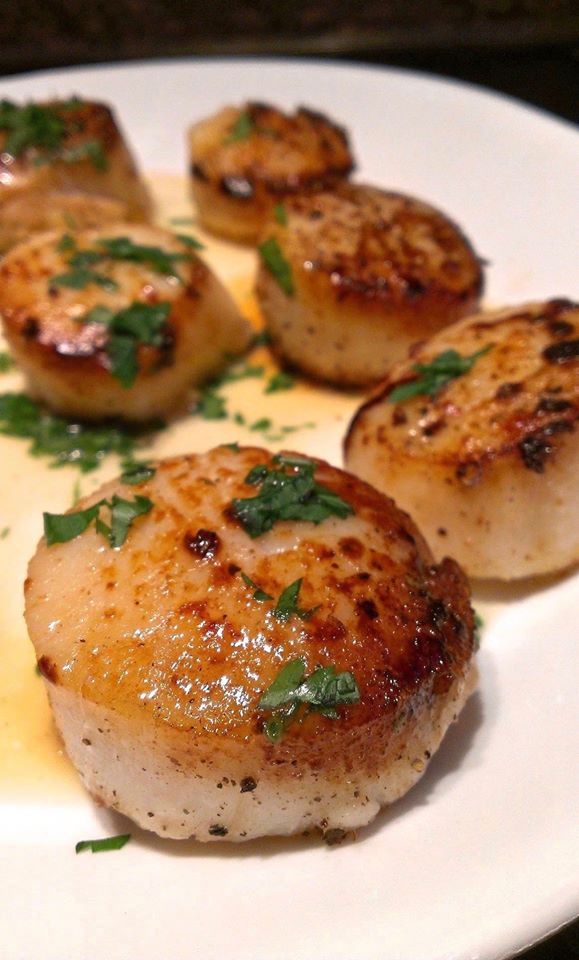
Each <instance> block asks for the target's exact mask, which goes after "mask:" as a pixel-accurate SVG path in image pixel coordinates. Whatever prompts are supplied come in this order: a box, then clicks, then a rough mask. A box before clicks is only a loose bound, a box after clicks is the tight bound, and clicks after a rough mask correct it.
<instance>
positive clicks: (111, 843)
mask: <svg viewBox="0 0 579 960" xmlns="http://www.w3.org/2000/svg"><path fill="white" fill-rule="evenodd" d="M130 839H131V834H130V833H120V834H118V835H117V836H116V837H104V838H103V839H102V840H79V841H78V843H77V844H75V847H74V852H75V853H82V851H83V850H90V851H91V853H103V851H105V850H122V848H123V847H124V846H125V845H126V844H127V843H128V842H129V840H130Z"/></svg>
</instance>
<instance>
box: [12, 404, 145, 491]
mask: <svg viewBox="0 0 579 960" xmlns="http://www.w3.org/2000/svg"><path fill="white" fill-rule="evenodd" d="M162 426H163V425H162V424H161V423H156V424H152V425H151V424H149V425H147V426H146V427H129V426H127V425H126V424H117V423H114V422H111V423H101V424H94V423H79V421H78V420H66V419H65V418H64V417H58V416H56V415H55V414H53V413H49V412H48V411H46V410H44V409H43V408H42V407H41V406H40V404H38V403H36V402H35V401H34V400H31V399H30V397H27V396H26V394H23V393H4V394H0V435H4V436H6V437H20V438H22V439H25V440H31V441H32V447H31V449H30V453H31V455H32V456H33V457H48V458H49V460H50V465H51V466H52V467H61V466H65V465H69V466H73V467H77V468H78V469H79V470H80V471H81V473H89V472H90V471H91V470H96V468H97V467H98V466H99V464H100V463H101V462H102V461H103V459H104V458H105V457H106V456H108V455H109V454H111V453H115V454H117V455H118V456H119V457H121V458H122V459H123V460H126V461H129V460H132V459H133V454H134V451H135V448H136V447H137V446H138V445H139V444H142V443H143V442H144V441H146V440H148V439H149V438H150V435H151V433H152V431H154V430H157V429H160V428H161V427H162Z"/></svg>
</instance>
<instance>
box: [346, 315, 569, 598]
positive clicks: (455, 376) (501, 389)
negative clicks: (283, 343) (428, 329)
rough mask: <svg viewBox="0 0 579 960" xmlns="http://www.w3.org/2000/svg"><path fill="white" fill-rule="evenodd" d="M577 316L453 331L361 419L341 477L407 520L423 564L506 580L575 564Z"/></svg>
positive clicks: (429, 347)
mask: <svg viewBox="0 0 579 960" xmlns="http://www.w3.org/2000/svg"><path fill="white" fill-rule="evenodd" d="M578 416H579V308H578V307H577V305H575V304H572V303H570V302H569V301H567V300H551V301H547V302H545V303H533V304H527V305H525V306H521V307H516V308H510V309H508V310H501V311H497V312H493V313H487V314H481V315H479V316H474V317H469V318H467V319H465V320H462V321H460V322H458V323H456V324H454V325H453V326H452V327H449V328H448V329H446V330H444V331H442V332H441V333H439V334H437V335H436V336H435V337H433V338H432V339H431V340H429V341H428V342H427V343H424V344H422V345H420V346H419V347H418V348H417V349H415V350H413V351H412V356H411V359H410V360H408V361H406V362H405V363H401V364H399V365H398V366H396V367H394V368H393V370H392V371H391V373H390V374H389V376H388V378H387V380H386V381H385V383H384V384H383V385H382V386H381V387H380V389H379V390H378V392H377V393H376V394H375V395H374V396H373V397H371V399H370V400H368V402H366V403H365V404H364V405H363V406H362V407H361V409H360V410H359V411H358V413H357V414H356V416H355V417H354V420H353V421H352V424H351V425H350V429H349V432H348V435H347V439H346V456H345V459H346V464H347V467H348V469H350V470H352V471H353V472H354V473H356V474H358V476H360V477H362V478H363V479H365V480H367V481H368V482H369V483H373V484H375V486H376V487H378V489H380V490H383V491H384V492H386V493H388V494H389V495H390V496H392V497H394V499H395V500H396V502H397V503H398V505H399V506H400V507H402V508H403V509H405V510H408V511H409V512H410V513H411V514H412V516H413V518H414V520H415V521H416V523H417V524H418V526H419V528H420V530H421V531H422V533H423V534H424V535H425V537H426V539H427V540H428V542H429V544H430V546H431V548H432V550H433V552H434V555H435V556H436V557H439V558H440V557H442V556H444V555H446V554H450V555H451V556H453V557H455V558H456V559H457V560H458V562H459V563H460V564H461V565H462V566H463V567H464V569H465V570H466V571H467V573H469V574H470V575H471V576H473V577H497V578H501V579H505V580H510V579H514V578H518V577H528V576H533V575H537V574H547V573H552V572H555V571H558V570H563V569H564V568H566V567H568V566H570V565H572V564H574V563H576V562H577V561H578V560H579V513H578V510H577V503H578V494H579V483H578V480H577V478H578V477H579V433H578V432H577V418H578Z"/></svg>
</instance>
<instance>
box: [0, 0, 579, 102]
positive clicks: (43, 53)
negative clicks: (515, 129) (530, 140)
mask: <svg viewBox="0 0 579 960" xmlns="http://www.w3.org/2000/svg"><path fill="white" fill-rule="evenodd" d="M0 13H1V16H0V51H1V53H0V72H2V73H5V74H6V73H17V72H21V71H25V70H35V69H38V68H43V67H58V66H67V65H71V64H75V63H90V62H102V61H113V60H129V59H135V58H149V57H172V56H185V55H189V54H203V55H207V54H217V55H237V54H260V53H263V54H283V55H296V56H300V55H302V56H304V55H306V56H317V57H319V56H322V57H325V56H329V57H334V58H336V57H338V58H346V59H350V60H351V59H355V60H364V61H366V62H368V61H370V62H373V63H385V64H395V65H401V66H409V67H414V68H416V69H420V70H427V71H430V72H435V73H440V74H444V75H446V76H452V77H459V78H462V79H465V80H470V81H473V82H475V83H482V84H485V85H487V86H491V87H494V88H495V89H499V90H504V91H506V92H508V93H511V94H513V95H515V96H518V97H521V98H523V99H525V100H529V101H531V102H534V103H537V104H540V105H542V106H544V107H545V108H547V109H548V110H551V111H553V112H555V113H558V114H560V115H561V116H564V117H567V118H568V119H572V120H577V119H579V108H578V99H579V98H578V93H579V0H364V2H363V3H361V2H359V0H276V2H272V0H205V2H199V0H88V2H81V0H17V2H14V0H0Z"/></svg>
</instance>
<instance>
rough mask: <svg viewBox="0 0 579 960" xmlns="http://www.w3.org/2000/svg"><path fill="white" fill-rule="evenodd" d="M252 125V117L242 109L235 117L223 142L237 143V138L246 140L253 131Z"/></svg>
mask: <svg viewBox="0 0 579 960" xmlns="http://www.w3.org/2000/svg"><path fill="white" fill-rule="evenodd" d="M254 127H255V125H254V122H253V117H252V116H251V114H250V113H249V111H248V110H244V111H243V112H242V113H240V114H239V116H238V117H237V119H236V121H235V123H234V124H233V126H232V128H231V130H230V131H229V133H228V134H227V136H226V137H225V139H224V140H223V143H224V144H228V143H237V142H238V141H239V140H247V139H248V137H250V136H251V134H252V133H253V131H254Z"/></svg>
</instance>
